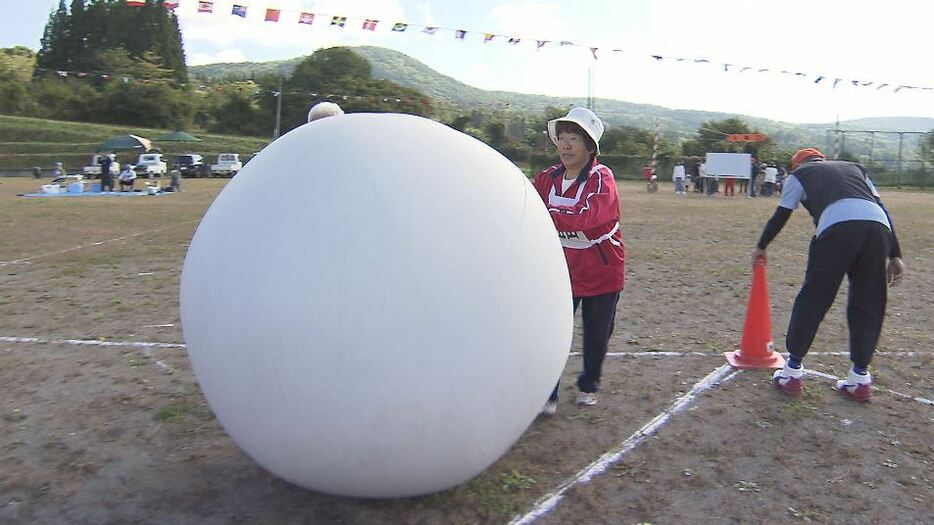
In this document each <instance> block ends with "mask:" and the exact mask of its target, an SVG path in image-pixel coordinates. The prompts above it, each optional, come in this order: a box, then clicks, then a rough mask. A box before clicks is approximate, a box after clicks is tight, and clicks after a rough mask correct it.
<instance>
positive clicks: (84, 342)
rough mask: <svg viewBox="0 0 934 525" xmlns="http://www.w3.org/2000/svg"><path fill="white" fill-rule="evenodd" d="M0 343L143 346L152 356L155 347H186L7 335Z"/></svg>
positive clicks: (157, 362) (161, 365) (167, 368)
mask: <svg viewBox="0 0 934 525" xmlns="http://www.w3.org/2000/svg"><path fill="white" fill-rule="evenodd" d="M0 343H32V344H47V345H79V346H115V347H132V348H142V349H143V355H145V356H146V357H152V354H151V353H150V350H152V349H153V348H185V345H183V344H179V343H148V342H143V341H95V340H91V339H58V340H56V339H39V338H38V337H5V336H0ZM154 364H155V365H156V366H158V367H159V368H161V369H163V370H165V371H166V372H167V373H169V374H172V373H175V370H173V369H172V367H170V366H169V365H167V364H165V362H164V361H162V360H159V359H157V360H155V361H154Z"/></svg>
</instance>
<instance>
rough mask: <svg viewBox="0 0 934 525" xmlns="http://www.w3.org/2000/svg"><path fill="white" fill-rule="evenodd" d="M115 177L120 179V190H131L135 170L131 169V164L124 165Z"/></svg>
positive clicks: (134, 179)
mask: <svg viewBox="0 0 934 525" xmlns="http://www.w3.org/2000/svg"><path fill="white" fill-rule="evenodd" d="M117 178H118V179H120V191H133V184H134V182H135V181H136V172H135V171H133V166H132V165H131V164H127V165H126V166H124V167H123V171H121V172H120V175H119V176H118V177H117Z"/></svg>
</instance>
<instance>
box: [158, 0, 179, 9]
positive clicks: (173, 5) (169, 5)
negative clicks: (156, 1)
mask: <svg viewBox="0 0 934 525" xmlns="http://www.w3.org/2000/svg"><path fill="white" fill-rule="evenodd" d="M162 5H164V6H165V8H166V9H175V8H176V7H178V2H177V1H176V2H170V1H169V0H165V2H163V3H162Z"/></svg>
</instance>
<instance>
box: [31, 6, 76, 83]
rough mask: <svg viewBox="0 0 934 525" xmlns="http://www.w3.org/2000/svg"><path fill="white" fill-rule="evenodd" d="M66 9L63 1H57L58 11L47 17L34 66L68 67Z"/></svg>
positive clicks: (47, 67) (46, 67)
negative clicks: (47, 20)
mask: <svg viewBox="0 0 934 525" xmlns="http://www.w3.org/2000/svg"><path fill="white" fill-rule="evenodd" d="M67 38H68V8H67V7H66V6H65V0H59V3H58V9H56V10H55V11H53V12H52V13H51V14H50V15H49V22H48V23H47V24H46V25H45V31H44V32H43V33H42V40H40V44H41V47H40V49H39V54H38V57H37V58H36V65H37V66H38V67H41V68H45V69H66V68H67V67H68V47H67V45H66V43H65V40H66V39H67Z"/></svg>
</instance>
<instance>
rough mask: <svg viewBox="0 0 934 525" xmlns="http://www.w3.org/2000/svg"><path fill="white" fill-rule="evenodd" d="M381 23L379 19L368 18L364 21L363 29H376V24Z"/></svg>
mask: <svg viewBox="0 0 934 525" xmlns="http://www.w3.org/2000/svg"><path fill="white" fill-rule="evenodd" d="M378 23H379V20H371V19H369V18H367V19H366V20H364V21H363V29H365V30H367V31H376V24H378Z"/></svg>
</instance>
